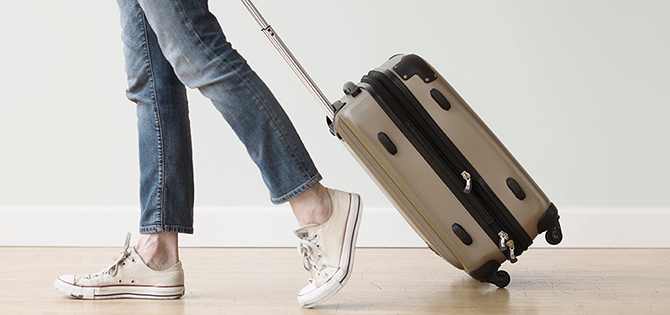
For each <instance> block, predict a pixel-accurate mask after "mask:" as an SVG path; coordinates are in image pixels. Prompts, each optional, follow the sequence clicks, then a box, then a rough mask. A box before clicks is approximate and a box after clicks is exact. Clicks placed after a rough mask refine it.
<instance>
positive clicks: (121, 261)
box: [86, 233, 135, 279]
mask: <svg viewBox="0 0 670 315" xmlns="http://www.w3.org/2000/svg"><path fill="white" fill-rule="evenodd" d="M129 249H130V233H128V234H127V235H126V242H125V243H124V245H123V250H122V251H121V256H119V258H118V259H116V261H114V263H113V264H111V265H110V266H109V267H107V268H105V269H103V270H101V271H99V272H97V273H93V274H89V275H88V276H86V279H91V277H94V278H97V277H100V276H102V275H103V274H109V275H110V276H111V277H114V276H116V274H117V273H118V271H119V268H120V267H121V266H123V265H125V264H126V263H125V260H126V258H128V257H129V256H130V250H129ZM131 259H132V262H135V258H133V257H131Z"/></svg>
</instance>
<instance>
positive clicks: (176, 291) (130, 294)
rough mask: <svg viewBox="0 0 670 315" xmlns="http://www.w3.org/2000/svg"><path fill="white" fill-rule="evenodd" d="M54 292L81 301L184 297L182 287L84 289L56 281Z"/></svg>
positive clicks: (114, 286)
mask: <svg viewBox="0 0 670 315" xmlns="http://www.w3.org/2000/svg"><path fill="white" fill-rule="evenodd" d="M54 289H55V290H56V292H58V293H61V294H64V295H67V296H69V297H71V298H75V299H82V300H105V299H158V300H168V299H178V298H180V297H181V296H183V295H184V286H183V285H181V286H168V287H162V286H142V285H111V286H102V287H86V286H78V285H74V284H71V283H67V282H65V281H63V280H60V279H57V280H56V281H55V282H54Z"/></svg>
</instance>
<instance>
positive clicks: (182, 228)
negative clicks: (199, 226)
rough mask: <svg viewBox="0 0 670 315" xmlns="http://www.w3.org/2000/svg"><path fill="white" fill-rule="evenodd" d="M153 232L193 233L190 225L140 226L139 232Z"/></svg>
mask: <svg viewBox="0 0 670 315" xmlns="http://www.w3.org/2000/svg"><path fill="white" fill-rule="evenodd" d="M154 233H183V234H193V228H192V227H186V226H171V225H168V226H158V225H153V226H143V227H140V234H154Z"/></svg>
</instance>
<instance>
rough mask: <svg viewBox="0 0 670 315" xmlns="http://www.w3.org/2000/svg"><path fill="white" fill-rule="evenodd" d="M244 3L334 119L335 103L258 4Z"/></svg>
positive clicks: (245, 1)
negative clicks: (259, 8) (261, 11)
mask: <svg viewBox="0 0 670 315" xmlns="http://www.w3.org/2000/svg"><path fill="white" fill-rule="evenodd" d="M242 3H243V4H244V6H246V7H247V10H249V13H251V15H252V16H253V18H254V19H255V20H256V22H257V23H258V25H259V26H260V27H261V31H262V32H263V33H265V36H267V38H268V39H269V40H270V42H271V43H272V45H274V46H275V48H276V49H277V51H278V52H279V54H280V55H281V56H282V57H283V58H284V60H286V63H288V65H289V67H291V69H292V70H293V72H295V74H296V75H297V76H298V78H299V79H300V81H301V82H302V84H304V85H305V87H306V88H307V90H308V91H309V92H310V93H311V94H312V96H313V97H314V99H316V101H317V102H318V103H319V104H320V105H321V107H323V110H324V111H325V112H326V115H327V116H328V118H330V119H331V120H332V119H334V117H335V109H334V107H333V105H332V104H331V103H330V101H328V98H327V97H326V95H325V94H323V92H322V91H321V89H319V87H318V86H317V85H316V83H314V81H313V80H312V78H311V77H310V76H309V74H307V71H305V69H304V68H303V67H302V65H301V64H300V62H298V60H297V59H296V58H295V56H294V55H293V53H291V51H290V50H289V49H288V47H286V44H284V42H283V41H282V40H281V38H280V37H279V35H277V33H276V32H275V31H274V29H273V28H272V26H270V24H268V22H267V21H265V19H264V18H263V16H262V15H261V13H260V12H259V11H258V9H256V6H254V4H253V3H251V0H242Z"/></svg>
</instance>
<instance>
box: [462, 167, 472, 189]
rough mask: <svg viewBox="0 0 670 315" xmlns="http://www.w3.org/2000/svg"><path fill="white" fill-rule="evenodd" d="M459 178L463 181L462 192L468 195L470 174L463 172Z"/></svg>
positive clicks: (470, 184)
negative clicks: (461, 177) (463, 187)
mask: <svg viewBox="0 0 670 315" xmlns="http://www.w3.org/2000/svg"><path fill="white" fill-rule="evenodd" d="M461 176H463V179H465V189H463V192H464V193H466V194H470V192H472V177H471V176H470V173H468V171H463V173H461Z"/></svg>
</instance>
